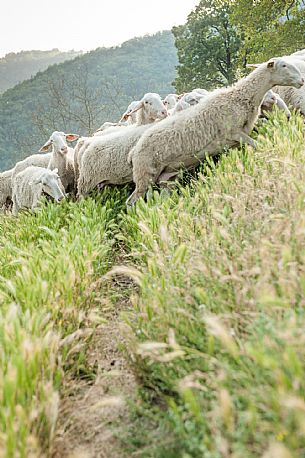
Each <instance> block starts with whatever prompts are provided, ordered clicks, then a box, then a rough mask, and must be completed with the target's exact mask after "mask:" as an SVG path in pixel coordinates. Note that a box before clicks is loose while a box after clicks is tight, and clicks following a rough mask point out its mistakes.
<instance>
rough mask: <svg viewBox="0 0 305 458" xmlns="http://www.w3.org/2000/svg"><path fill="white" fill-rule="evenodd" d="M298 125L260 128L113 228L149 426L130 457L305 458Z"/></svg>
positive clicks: (303, 224)
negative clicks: (130, 276)
mask: <svg viewBox="0 0 305 458" xmlns="http://www.w3.org/2000/svg"><path fill="white" fill-rule="evenodd" d="M302 123H303V121H302V120H301V119H299V118H294V119H293V121H292V122H291V123H289V124H287V122H285V120H284V119H283V118H281V117H276V118H273V121H272V122H271V123H270V124H269V125H268V126H267V127H266V126H263V127H262V128H261V134H264V136H262V135H261V136H259V138H258V141H259V146H258V150H257V151H255V152H254V151H253V150H251V149H248V148H246V149H245V150H232V151H230V152H229V154H227V155H224V156H222V157H221V159H220V161H219V162H218V163H217V164H216V165H215V164H213V163H210V165H209V166H207V167H206V168H205V173H204V174H201V175H200V176H199V179H198V180H194V181H193V182H192V183H190V184H189V185H188V186H186V187H184V188H183V187H178V189H177V190H176V192H175V193H174V194H173V195H172V196H171V197H170V198H164V197H162V196H161V197H160V195H159V194H157V193H156V194H155V196H154V198H152V199H151V200H150V201H149V202H148V204H145V203H144V202H141V203H139V205H138V206H137V208H136V210H132V211H131V212H129V214H128V215H127V216H126V218H125V219H124V222H123V228H124V229H123V231H122V233H124V234H125V236H124V239H125V243H126V246H127V247H128V249H129V250H130V252H131V253H135V255H134V259H133V262H134V263H136V265H137V266H138V269H139V271H140V272H141V274H142V275H141V285H140V293H139V296H138V297H137V298H136V299H134V309H133V311H131V312H130V313H129V317H128V319H129V322H130V326H131V330H132V334H133V339H132V343H131V345H130V351H132V352H134V355H135V358H136V361H137V363H136V365H137V370H138V373H139V376H140V377H141V379H142V382H143V386H144V387H145V389H144V394H143V393H142V395H143V405H142V408H141V409H140V410H141V411H140V412H138V415H140V417H141V416H142V422H143V421H144V420H145V417H146V418H147V420H148V423H149V422H151V411H150V412H149V415H146V413H145V412H148V411H149V409H150V408H152V407H153V409H154V414H153V422H154V425H155V427H156V425H159V426H160V425H162V428H160V429H161V431H162V432H160V434H159V436H158V435H157V436H156V435H155V433H153V434H152V435H151V441H150V443H149V442H148V443H147V441H149V438H147V437H146V438H145V442H146V443H144V442H143V441H141V436H142V435H143V433H142V431H140V434H139V433H138V432H137V431H139V429H138V428H135V430H134V431H133V432H132V434H131V436H130V438H129V445H130V447H131V448H130V450H131V453H132V450H136V449H138V448H139V447H140V448H141V447H143V449H142V454H141V456H143V457H146V456H147V457H148V456H149V457H164V458H165V457H167V458H168V457H184V458H186V457H203V456H204V457H205V458H210V457H211V458H212V457H213V458H216V457H225V456H232V457H233V456H234V457H236V458H245V457H249V458H250V457H251V458H252V457H260V456H263V455H264V453H265V454H266V455H264V457H270V458H271V457H277V458H281V457H282V458H284V457H295V458H296V457H300V456H305V434H304V433H305V401H304V394H305V379H304V371H305V346H304V343H305V340H304V328H305V310H304V304H305V204H304V198H305V155H304V149H305V148H304V135H303V124H302ZM149 397H151V401H149ZM156 398H157V399H158V402H159V403H160V404H161V407H160V408H159V409H158V408H156V402H155V401H156ZM164 404H165V405H166V406H167V408H166V409H165V408H164ZM150 405H151V407H150ZM132 444H133V445H134V449H133V448H132Z"/></svg>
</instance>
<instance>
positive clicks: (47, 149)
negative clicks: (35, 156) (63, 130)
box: [39, 140, 52, 153]
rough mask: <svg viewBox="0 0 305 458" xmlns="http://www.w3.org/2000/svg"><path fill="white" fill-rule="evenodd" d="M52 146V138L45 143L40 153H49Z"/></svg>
mask: <svg viewBox="0 0 305 458" xmlns="http://www.w3.org/2000/svg"><path fill="white" fill-rule="evenodd" d="M51 146H52V143H51V142H50V140H48V141H47V143H45V144H44V145H43V146H42V147H41V148H40V150H39V152H40V153H47V152H48V151H50V148H51Z"/></svg>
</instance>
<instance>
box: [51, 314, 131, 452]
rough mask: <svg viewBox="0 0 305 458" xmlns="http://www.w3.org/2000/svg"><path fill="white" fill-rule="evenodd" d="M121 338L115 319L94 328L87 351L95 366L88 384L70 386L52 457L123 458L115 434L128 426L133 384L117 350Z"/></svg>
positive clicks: (122, 357) (60, 415) (81, 383)
mask: <svg viewBox="0 0 305 458" xmlns="http://www.w3.org/2000/svg"><path fill="white" fill-rule="evenodd" d="M123 342H124V338H123V336H122V332H121V330H120V321H119V318H118V317H114V318H113V319H109V321H108V323H107V324H105V325H103V326H101V327H99V328H98V329H97V331H96V333H95V335H94V338H93V339H92V342H91V344H90V348H89V364H90V366H91V367H93V366H94V365H95V366H97V367H98V369H97V377H96V379H95V381H94V383H93V384H92V382H91V383H90V384H89V383H85V382H83V381H79V382H76V383H74V384H73V386H71V389H70V393H69V391H68V395H66V394H65V396H64V399H62V401H61V408H60V412H59V420H58V425H57V431H56V436H55V440H54V447H53V453H52V455H51V456H52V458H125V457H127V455H126V453H125V452H124V450H123V446H122V443H121V441H120V433H122V432H123V430H124V429H126V425H127V424H128V421H129V418H128V417H129V413H128V406H127V405H126V400H127V399H129V400H130V399H131V398H132V397H133V396H134V395H135V391H136V379H135V376H134V375H133V373H132V370H131V369H130V367H129V364H128V362H127V361H126V359H125V358H124V356H123V354H122V351H120V349H119V347H120V346H121V345H122V344H123Z"/></svg>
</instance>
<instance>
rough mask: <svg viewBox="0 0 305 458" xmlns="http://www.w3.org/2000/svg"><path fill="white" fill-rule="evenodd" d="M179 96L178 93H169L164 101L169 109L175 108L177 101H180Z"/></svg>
mask: <svg viewBox="0 0 305 458" xmlns="http://www.w3.org/2000/svg"><path fill="white" fill-rule="evenodd" d="M178 98H179V96H178V95H177V94H168V95H167V96H166V97H165V99H164V100H163V103H164V105H165V107H166V108H167V110H172V109H173V108H175V106H176V104H177V102H178Z"/></svg>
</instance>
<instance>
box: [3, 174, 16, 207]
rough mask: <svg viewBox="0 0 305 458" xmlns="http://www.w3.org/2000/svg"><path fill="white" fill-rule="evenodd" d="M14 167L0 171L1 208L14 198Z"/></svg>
mask: <svg viewBox="0 0 305 458" xmlns="http://www.w3.org/2000/svg"><path fill="white" fill-rule="evenodd" d="M13 172H14V169H10V170H6V171H5V172H1V173H0V208H1V209H2V208H4V207H6V206H7V204H8V202H9V201H10V200H11V198H12V174H13Z"/></svg>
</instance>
